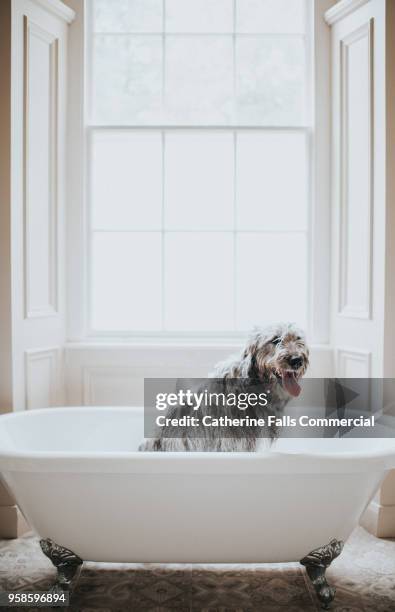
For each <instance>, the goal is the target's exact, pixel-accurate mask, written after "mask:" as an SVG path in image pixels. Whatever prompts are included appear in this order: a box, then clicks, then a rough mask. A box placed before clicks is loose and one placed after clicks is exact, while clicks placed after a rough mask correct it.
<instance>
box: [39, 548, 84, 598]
mask: <svg viewBox="0 0 395 612" xmlns="http://www.w3.org/2000/svg"><path fill="white" fill-rule="evenodd" d="M40 546H41V550H42V551H43V553H44V555H45V556H46V557H48V559H49V560H50V561H51V562H52V564H53V565H54V566H55V567H56V570H57V578H56V582H55V584H54V585H53V586H52V588H51V591H52V592H53V593H58V594H61V593H65V592H66V593H69V592H70V591H71V584H72V582H73V580H77V579H78V576H79V574H80V571H81V567H82V563H83V561H82V559H81V558H80V557H79V556H78V555H76V554H75V553H73V551H72V550H69V549H68V548H63V546H59V544H55V542H53V541H52V540H50V539H49V538H47V539H45V540H40Z"/></svg>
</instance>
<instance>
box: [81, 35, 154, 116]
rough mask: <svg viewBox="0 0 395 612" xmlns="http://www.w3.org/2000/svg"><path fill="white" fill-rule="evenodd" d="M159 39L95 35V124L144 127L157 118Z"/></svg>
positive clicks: (93, 100) (93, 98) (93, 105)
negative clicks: (133, 124)
mask: <svg viewBox="0 0 395 612" xmlns="http://www.w3.org/2000/svg"><path fill="white" fill-rule="evenodd" d="M161 104H162V38H161V36H144V35H141V36H128V35H124V36H117V35H115V36H112V35H110V34H96V35H95V37H94V49H93V88H92V110H93V116H94V121H95V122H98V123H101V122H104V123H106V122H109V123H113V124H128V123H143V124H145V123H147V122H149V121H150V120H152V119H155V120H157V119H158V117H160V112H161Z"/></svg>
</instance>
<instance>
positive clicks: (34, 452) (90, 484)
mask: <svg viewBox="0 0 395 612" xmlns="http://www.w3.org/2000/svg"><path fill="white" fill-rule="evenodd" d="M142 437H143V414H142V410H140V409H135V408H133V409H132V408H57V409H46V410H36V411H30V412H29V411H28V412H23V413H14V414H9V415H5V416H2V417H0V471H1V473H2V476H3V478H4V480H5V482H6V484H7V486H8V487H9V488H10V489H11V491H12V492H13V494H14V495H15V497H16V499H17V503H18V504H19V506H20V508H21V510H22V512H23V513H24V515H25V517H26V519H27V520H28V522H29V523H30V525H31V526H32V527H33V528H34V530H35V531H36V532H37V533H38V534H39V535H40V536H41V537H42V538H51V539H52V540H53V541H54V542H56V543H58V544H60V545H61V546H63V547H66V548H68V549H71V550H72V551H73V552H74V553H76V554H77V555H78V556H79V557H81V559H83V560H84V561H114V562H151V561H152V562H206V563H209V562H221V563H222V562H225V563H226V562H231V563H234V562H239V563H243V562H245V563H248V562H280V561H297V560H299V559H301V558H302V557H304V556H305V555H306V554H307V553H309V552H310V551H312V550H313V549H315V548H317V547H320V546H322V545H324V544H327V543H328V542H329V541H330V540H331V539H332V538H337V539H339V540H346V539H347V537H348V536H349V534H350V533H351V531H352V530H353V528H354V527H355V526H356V525H357V523H358V520H359V518H360V516H361V514H362V512H363V510H364V509H365V507H366V505H367V504H368V502H369V501H370V499H371V498H372V496H373V495H374V493H375V492H376V490H377V488H378V487H379V485H380V483H381V481H382V479H383V477H384V476H385V474H386V471H387V470H389V469H390V468H394V467H395V440H392V439H387V440H385V439H383V440H381V439H380V440H355V439H354V440H344V439H343V440H319V439H316V440H309V441H307V440H306V441H305V442H306V444H307V443H308V447H307V450H302V451H301V450H297V447H298V446H299V448H300V447H301V446H302V444H301V441H300V440H283V441H280V442H279V443H277V444H276V445H274V446H273V447H272V449H269V450H266V451H264V452H262V453H255V454H253V453H229V454H227V453H138V452H136V449H137V446H138V444H139V442H140V440H141V438H142Z"/></svg>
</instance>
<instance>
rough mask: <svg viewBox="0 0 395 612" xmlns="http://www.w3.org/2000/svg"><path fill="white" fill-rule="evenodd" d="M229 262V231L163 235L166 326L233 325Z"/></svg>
mask: <svg viewBox="0 0 395 612" xmlns="http://www.w3.org/2000/svg"><path fill="white" fill-rule="evenodd" d="M232 262H233V236H232V234H221V233H214V232H213V233H199V232H197V233H194V232H188V233H185V234H181V233H180V234H179V233H175V234H173V233H170V234H166V235H165V326H166V329H170V330H176V331H184V330H185V331H220V330H229V329H232V328H233V267H232Z"/></svg>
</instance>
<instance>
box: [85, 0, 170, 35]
mask: <svg viewBox="0 0 395 612" xmlns="http://www.w3.org/2000/svg"><path fill="white" fill-rule="evenodd" d="M89 5H90V6H91V7H92V20H93V30H94V32H161V31H162V23H163V16H162V5H163V0H89Z"/></svg>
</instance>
